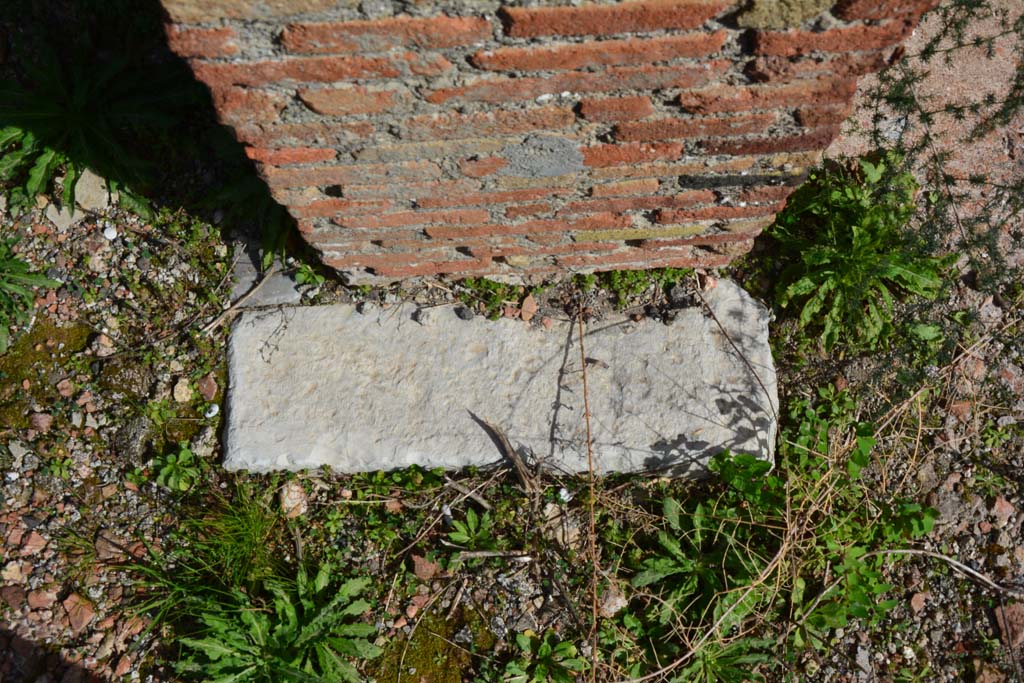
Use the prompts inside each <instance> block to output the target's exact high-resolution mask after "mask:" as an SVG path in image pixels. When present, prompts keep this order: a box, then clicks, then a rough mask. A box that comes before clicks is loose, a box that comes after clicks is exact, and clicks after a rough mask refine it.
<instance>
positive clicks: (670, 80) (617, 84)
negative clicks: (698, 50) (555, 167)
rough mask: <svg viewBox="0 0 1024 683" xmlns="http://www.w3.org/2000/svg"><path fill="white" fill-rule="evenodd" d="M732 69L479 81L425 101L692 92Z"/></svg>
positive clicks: (708, 65)
mask: <svg viewBox="0 0 1024 683" xmlns="http://www.w3.org/2000/svg"><path fill="white" fill-rule="evenodd" d="M731 66H732V62H729V61H727V60H711V61H707V62H703V63H701V64H698V65H688V66H651V65H647V66H623V67H617V68H611V69H606V70H604V71H564V72H560V73H556V74H552V75H550V76H542V77H537V78H504V77H491V78H479V79H476V80H475V81H472V82H471V83H470V84H469V85H465V86H461V87H457V88H442V89H440V90H433V91H428V92H426V93H425V94H424V98H425V99H426V100H427V101H428V102H432V103H434V104H443V103H445V102H448V101H450V100H457V101H463V102H491V103H498V102H515V101H519V100H532V99H536V98H537V97H540V96H541V95H548V94H551V93H560V92H565V91H570V92H612V91H616V90H657V89H661V88H692V87H694V86H698V85H703V84H704V83H707V82H708V81H709V80H710V79H711V78H714V77H715V76H717V75H719V74H721V73H723V72H724V71H726V70H727V69H729V68H730V67H731Z"/></svg>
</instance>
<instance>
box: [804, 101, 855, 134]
mask: <svg viewBox="0 0 1024 683" xmlns="http://www.w3.org/2000/svg"><path fill="white" fill-rule="evenodd" d="M852 113H853V103H852V102H844V103H843V104H834V105H831V106H825V107H801V108H800V109H797V110H796V121H797V123H799V124H800V125H801V126H803V127H804V128H818V127H819V126H833V125H836V124H840V123H842V122H843V121H845V120H846V119H848V118H849V117H850V114H852Z"/></svg>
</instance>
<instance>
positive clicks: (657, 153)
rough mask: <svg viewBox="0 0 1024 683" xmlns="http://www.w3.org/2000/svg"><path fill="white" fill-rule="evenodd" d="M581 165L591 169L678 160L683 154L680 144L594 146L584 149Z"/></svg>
mask: <svg viewBox="0 0 1024 683" xmlns="http://www.w3.org/2000/svg"><path fill="white" fill-rule="evenodd" d="M580 151H582V152H583V163H584V164H585V165H587V166H590V167H591V168H603V167H605V166H620V165H624V164H638V163H643V162H645V161H657V160H660V159H678V158H679V155H681V154H682V153H683V145H682V144H681V143H659V144H655V145H649V144H642V143H641V144H630V145H595V146H594V147H584V148H583V149H582V150H580Z"/></svg>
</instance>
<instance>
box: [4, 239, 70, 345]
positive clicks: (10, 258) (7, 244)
mask: <svg viewBox="0 0 1024 683" xmlns="http://www.w3.org/2000/svg"><path fill="white" fill-rule="evenodd" d="M16 243H17V241H16V240H14V239H6V240H0V354H2V353H6V352H7V347H8V346H9V345H10V331H9V328H10V327H11V326H12V325H23V324H24V323H25V322H27V321H28V316H29V313H30V312H31V311H32V305H33V301H34V295H33V294H32V288H33V287H58V286H60V283H59V282H56V281H54V280H51V279H49V278H47V277H44V276H42V275H39V274H37V273H33V272H32V271H31V268H30V267H29V265H28V264H27V263H25V262H24V261H22V260H21V259H19V258H18V257H17V256H16V255H15V254H14V245H15V244H16Z"/></svg>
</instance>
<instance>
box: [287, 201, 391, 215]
mask: <svg viewBox="0 0 1024 683" xmlns="http://www.w3.org/2000/svg"><path fill="white" fill-rule="evenodd" d="M392 206H393V203H392V202H391V201H389V200H387V199H381V200H376V201H375V200H369V201H356V200H352V199H341V198H333V197H332V198H331V199H321V200H319V201H315V202H312V203H310V204H306V205H305V206H294V205H292V206H289V207H288V210H289V211H290V212H291V214H292V215H293V216H295V217H296V218H314V217H318V216H323V217H328V216H337V215H339V214H345V215H350V214H361V213H374V212H377V211H385V210H387V209H390V208H391V207H392Z"/></svg>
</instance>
